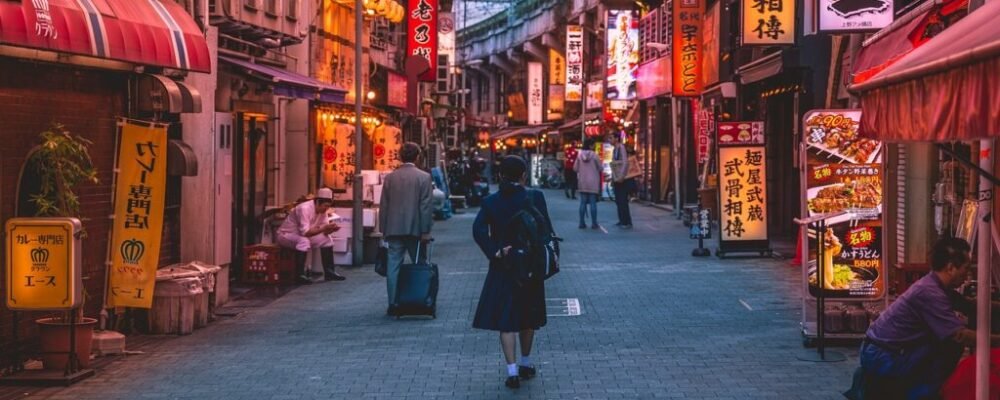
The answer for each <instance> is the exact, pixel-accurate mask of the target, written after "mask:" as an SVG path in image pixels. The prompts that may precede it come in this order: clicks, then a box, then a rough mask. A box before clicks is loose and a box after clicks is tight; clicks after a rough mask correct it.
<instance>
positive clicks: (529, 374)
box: [517, 365, 538, 380]
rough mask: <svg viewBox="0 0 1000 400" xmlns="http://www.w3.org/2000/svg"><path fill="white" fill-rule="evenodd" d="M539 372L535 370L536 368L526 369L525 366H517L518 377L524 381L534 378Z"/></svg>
mask: <svg viewBox="0 0 1000 400" xmlns="http://www.w3.org/2000/svg"><path fill="white" fill-rule="evenodd" d="M537 372H538V371H536V370H535V367H525V366H523V365H518V366H517V376H520V377H521V379H524V380H528V379H531V378H534V377H535V374H536V373H537Z"/></svg>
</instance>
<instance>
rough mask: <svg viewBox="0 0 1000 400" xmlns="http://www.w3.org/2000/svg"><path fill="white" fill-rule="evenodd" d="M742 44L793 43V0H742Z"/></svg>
mask: <svg viewBox="0 0 1000 400" xmlns="http://www.w3.org/2000/svg"><path fill="white" fill-rule="evenodd" d="M742 2H743V3H742V14H743V24H742V26H741V33H742V36H741V37H742V38H743V44H762V45H774V44H794V43H795V1H794V0H742Z"/></svg>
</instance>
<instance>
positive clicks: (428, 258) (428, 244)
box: [413, 238, 434, 264]
mask: <svg viewBox="0 0 1000 400" xmlns="http://www.w3.org/2000/svg"><path fill="white" fill-rule="evenodd" d="M431 243H434V239H433V238H431V241H430V242H427V244H426V245H424V242H417V258H416V259H414V260H413V263H414V264H416V263H419V262H420V247H421V245H424V246H425V247H427V259H426V260H425V261H427V262H431V253H432V252H431V250H432V249H433V247H434V246H431Z"/></svg>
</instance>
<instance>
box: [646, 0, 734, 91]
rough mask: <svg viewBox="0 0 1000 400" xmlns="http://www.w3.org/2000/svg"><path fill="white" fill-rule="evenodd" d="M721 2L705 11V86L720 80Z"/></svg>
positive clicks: (703, 79) (703, 76) (703, 65)
mask: <svg viewBox="0 0 1000 400" xmlns="http://www.w3.org/2000/svg"><path fill="white" fill-rule="evenodd" d="M721 4H722V3H719V2H716V3H715V4H712V6H711V7H709V9H708V12H706V13H705V34H704V35H703V36H702V45H703V46H704V50H703V54H704V56H705V59H704V60H702V62H701V66H702V83H703V84H704V85H705V86H708V85H711V84H713V83H716V82H718V81H719V37H720V26H719V22H720V21H722V14H721V12H722V11H721V10H722V8H721V7H720V5H721ZM643 79H645V78H643Z"/></svg>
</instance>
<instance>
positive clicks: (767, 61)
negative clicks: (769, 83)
mask: <svg viewBox="0 0 1000 400" xmlns="http://www.w3.org/2000/svg"><path fill="white" fill-rule="evenodd" d="M783 53H784V51H778V52H776V53H771V54H768V55H766V56H764V57H761V58H759V59H757V60H754V61H752V62H750V63H747V64H746V65H743V66H741V67H740V68H739V70H737V72H736V73H737V74H738V75H739V76H740V82H743V84H744V85H746V84H748V83H754V82H758V81H762V80H764V79H767V78H770V77H772V76H775V75H777V74H780V73H781V69H782V67H783V66H784V57H782V54H783Z"/></svg>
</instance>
